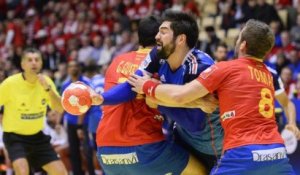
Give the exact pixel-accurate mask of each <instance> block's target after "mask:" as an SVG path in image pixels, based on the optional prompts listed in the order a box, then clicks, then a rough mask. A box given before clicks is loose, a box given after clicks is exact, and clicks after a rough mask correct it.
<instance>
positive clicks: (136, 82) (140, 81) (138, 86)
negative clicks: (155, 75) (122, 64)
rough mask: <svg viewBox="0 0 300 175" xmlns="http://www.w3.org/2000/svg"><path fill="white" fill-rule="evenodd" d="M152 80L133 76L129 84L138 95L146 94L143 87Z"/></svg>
mask: <svg viewBox="0 0 300 175" xmlns="http://www.w3.org/2000/svg"><path fill="white" fill-rule="evenodd" d="M149 79H150V78H149V77H148V76H143V77H141V76H138V75H135V74H133V75H131V76H130V77H129V78H128V80H127V81H128V83H129V84H131V86H133V87H132V88H131V89H132V90H133V91H134V92H136V93H138V94H144V92H143V85H144V83H145V82H146V81H147V80H149Z"/></svg>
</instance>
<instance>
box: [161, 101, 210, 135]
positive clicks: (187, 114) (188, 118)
mask: <svg viewBox="0 0 300 175" xmlns="http://www.w3.org/2000/svg"><path fill="white" fill-rule="evenodd" d="M158 110H159V111H160V112H161V113H163V114H164V115H166V116H167V117H169V118H171V119H172V120H174V121H175V122H176V123H177V124H178V125H180V126H181V127H183V128H185V129H187V130H189V131H190V132H197V131H201V130H203V129H204V127H205V117H206V114H205V113H204V112H203V111H201V110H200V109H196V108H194V109H190V108H189V109H188V108H175V107H165V106H158Z"/></svg>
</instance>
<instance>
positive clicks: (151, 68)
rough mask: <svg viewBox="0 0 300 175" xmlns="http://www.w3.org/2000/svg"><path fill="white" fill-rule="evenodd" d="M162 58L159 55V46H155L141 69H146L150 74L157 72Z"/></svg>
mask: <svg viewBox="0 0 300 175" xmlns="http://www.w3.org/2000/svg"><path fill="white" fill-rule="evenodd" d="M159 61H160V59H159V58H158V56H157V48H156V47H154V48H153V49H152V50H151V51H150V53H149V54H148V55H147V57H146V59H145V60H144V61H143V62H142V64H141V66H140V68H139V69H141V70H145V71H146V72H148V73H150V74H154V73H157V72H158V70H159V67H160V64H159Z"/></svg>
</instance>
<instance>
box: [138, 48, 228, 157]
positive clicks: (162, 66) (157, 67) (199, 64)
mask: <svg viewBox="0 0 300 175" xmlns="http://www.w3.org/2000/svg"><path fill="white" fill-rule="evenodd" d="M212 64H214V61H213V60H212V58H211V57H210V56H209V55H207V54H206V53H204V52H201V51H200V50H197V49H192V50H190V52H189V53H188V54H187V56H186V57H185V59H184V61H183V63H182V65H181V66H180V67H179V68H178V69H177V70H175V71H173V70H171V68H170V66H169V64H168V62H167V61H166V60H164V59H160V58H159V57H158V56H157V50H156V49H153V50H152V51H151V52H150V54H149V56H148V57H147V58H146V59H145V61H144V63H143V64H142V68H143V69H144V70H146V71H147V72H148V73H149V74H154V73H158V76H159V79H160V81H161V82H162V83H168V84H185V83H187V82H190V81H192V80H194V79H195V78H197V77H198V75H199V74H200V73H201V72H202V71H204V70H205V69H206V68H208V67H210V66H211V65H212ZM158 109H159V110H160V111H161V112H162V113H163V114H165V115H166V116H167V117H169V118H171V119H172V120H174V121H175V122H176V132H177V133H178V135H179V136H180V140H183V142H185V143H187V144H188V145H190V146H191V147H193V149H196V150H197V151H200V152H202V153H205V154H210V155H214V154H215V151H214V149H213V148H212V146H211V142H212V139H216V138H215V137H212V136H211V129H212V128H211V127H215V126H211V125H213V124H215V125H216V127H217V129H218V132H217V133H214V134H219V135H220V136H218V138H219V137H220V139H218V143H219V142H220V143H219V145H220V146H219V149H218V151H219V152H218V153H221V149H222V144H221V142H222V140H223V131H222V129H220V128H221V125H220V123H219V122H218V117H219V115H218V114H217V115H215V116H214V118H207V114H206V113H204V112H203V111H202V110H200V109H198V108H197V109H196V108H195V109H188V108H174V107H164V106H159V107H158ZM212 122H213V123H212Z"/></svg>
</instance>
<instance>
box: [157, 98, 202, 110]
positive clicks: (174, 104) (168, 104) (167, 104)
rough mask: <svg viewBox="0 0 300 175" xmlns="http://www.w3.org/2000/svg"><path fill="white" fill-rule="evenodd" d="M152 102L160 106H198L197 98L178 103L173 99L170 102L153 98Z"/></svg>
mask: <svg viewBox="0 0 300 175" xmlns="http://www.w3.org/2000/svg"><path fill="white" fill-rule="evenodd" d="M153 102H154V103H156V104H158V105H160V106H168V107H182V108H199V107H200V106H199V102H198V100H194V101H191V102H189V103H184V104H179V103H176V102H175V101H171V102H170V103H166V102H164V101H161V100H159V99H153Z"/></svg>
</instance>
